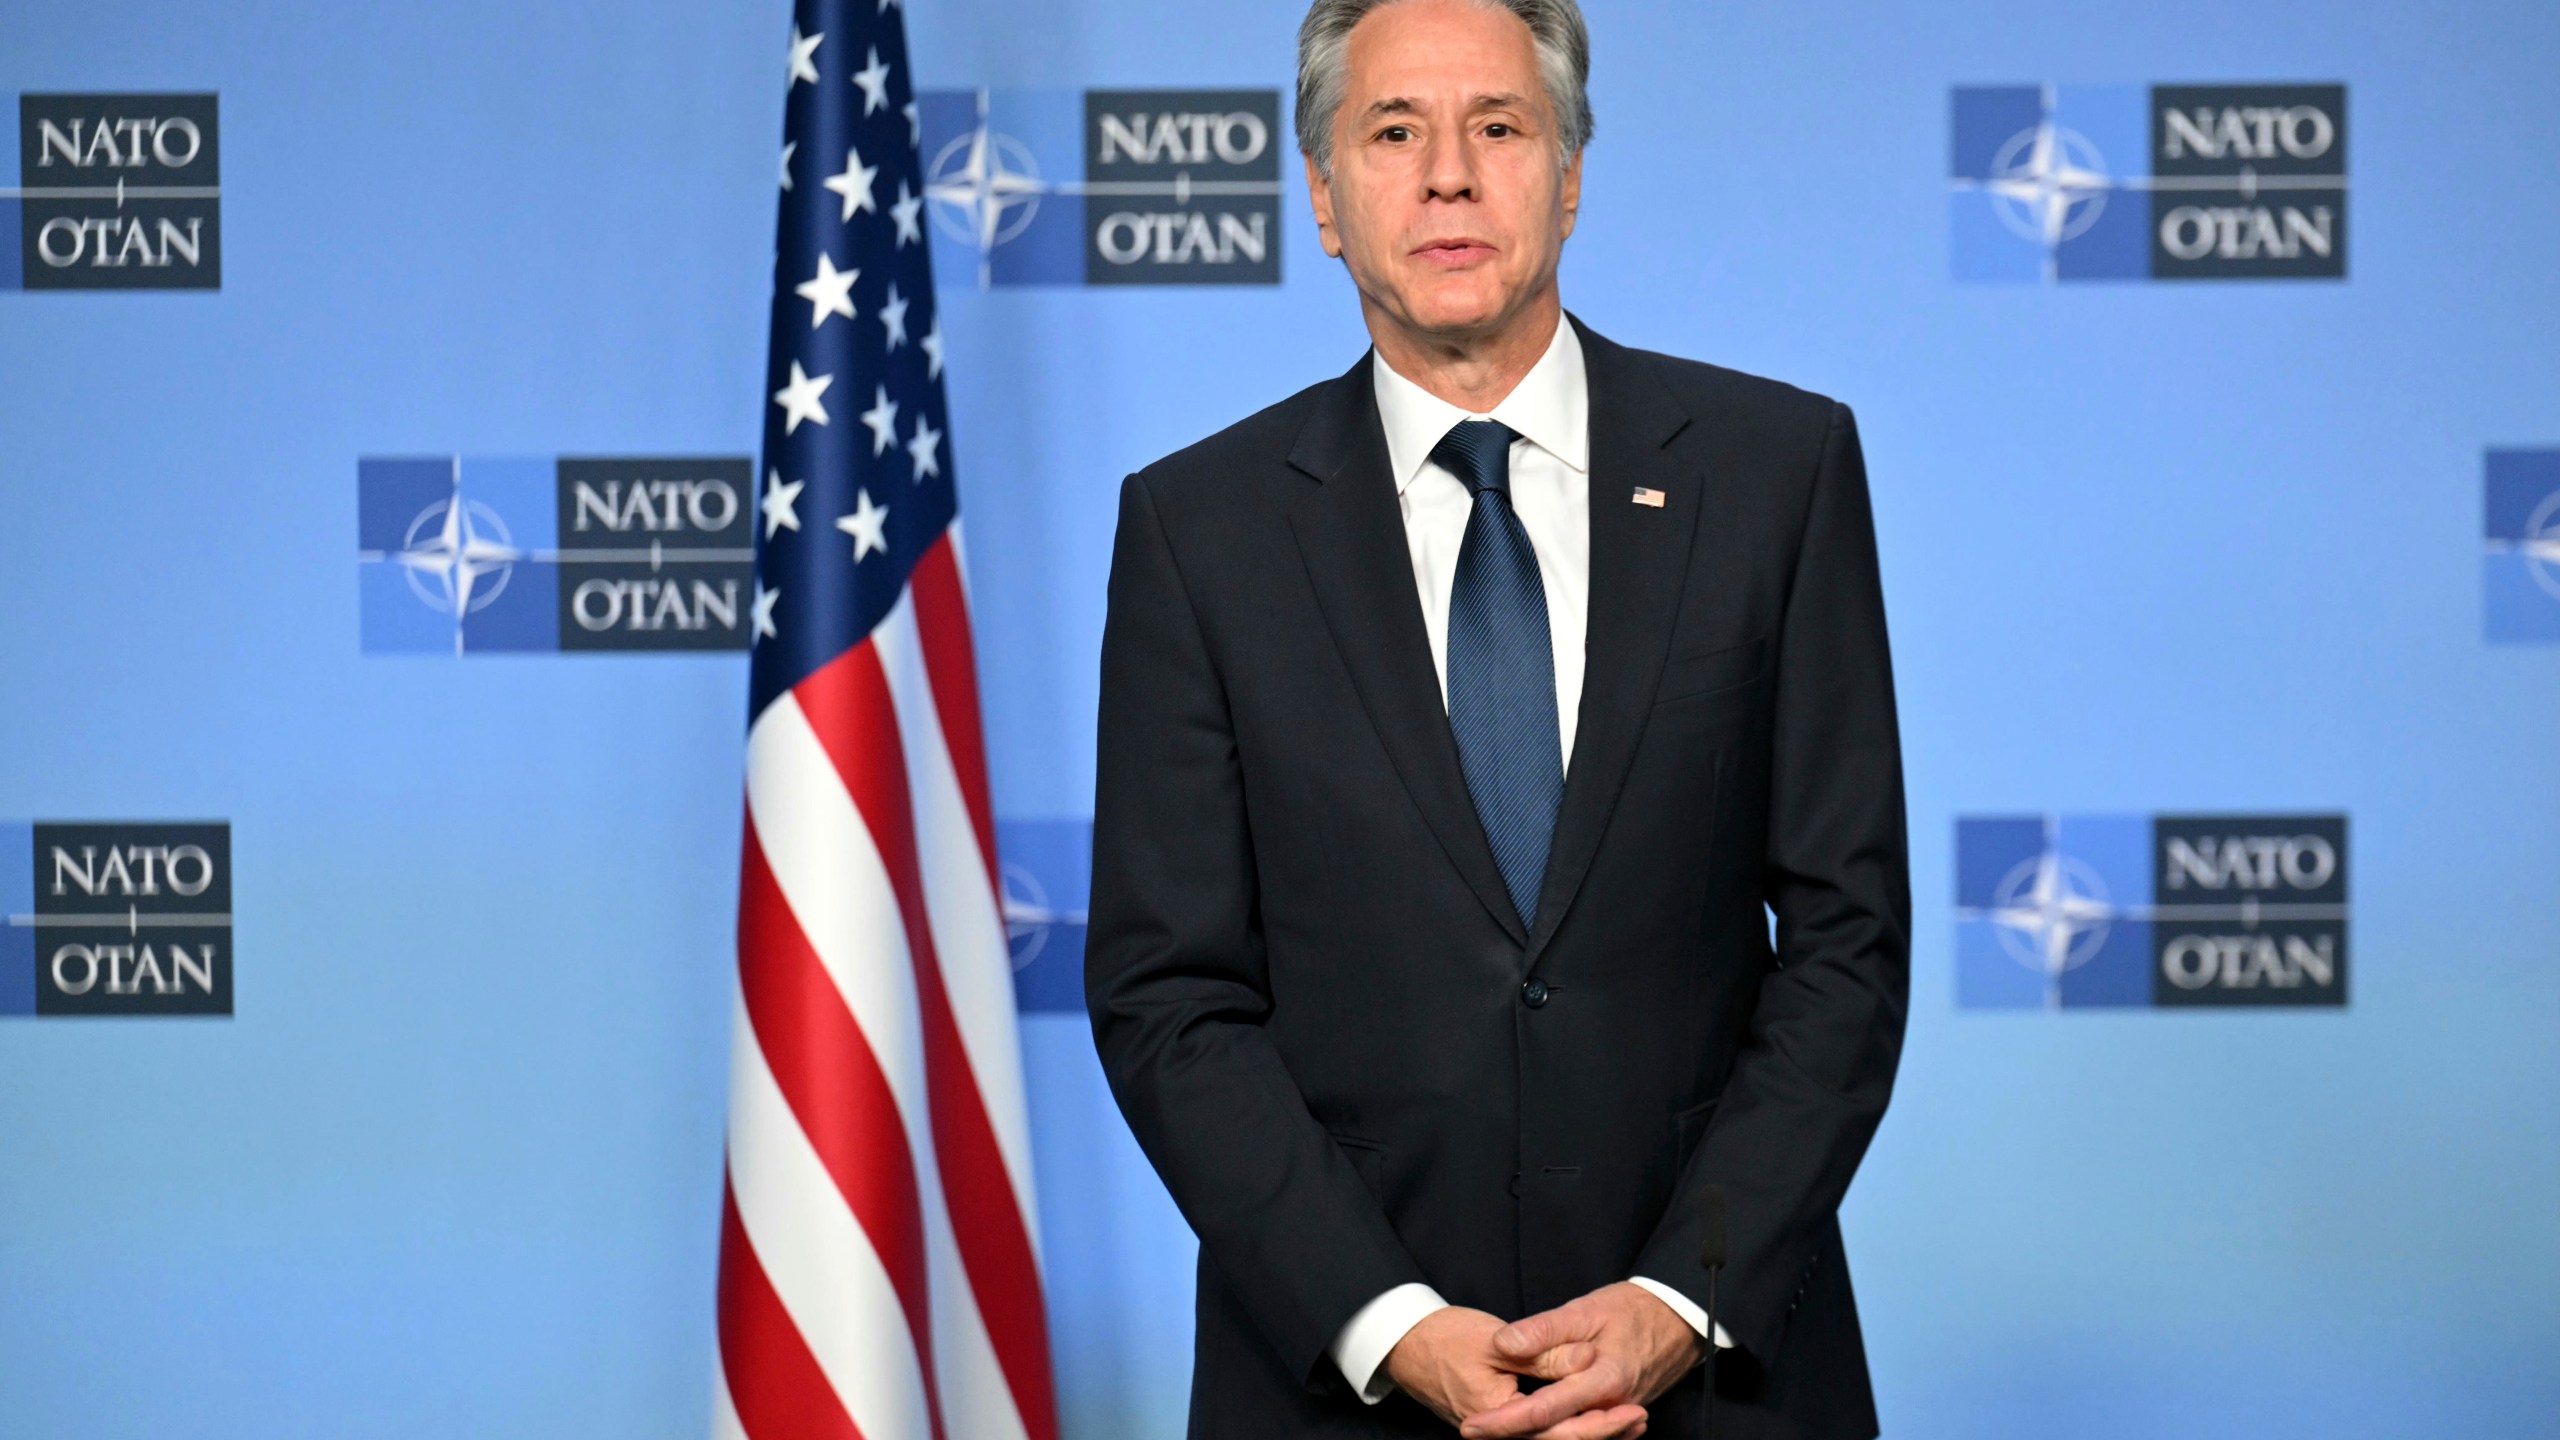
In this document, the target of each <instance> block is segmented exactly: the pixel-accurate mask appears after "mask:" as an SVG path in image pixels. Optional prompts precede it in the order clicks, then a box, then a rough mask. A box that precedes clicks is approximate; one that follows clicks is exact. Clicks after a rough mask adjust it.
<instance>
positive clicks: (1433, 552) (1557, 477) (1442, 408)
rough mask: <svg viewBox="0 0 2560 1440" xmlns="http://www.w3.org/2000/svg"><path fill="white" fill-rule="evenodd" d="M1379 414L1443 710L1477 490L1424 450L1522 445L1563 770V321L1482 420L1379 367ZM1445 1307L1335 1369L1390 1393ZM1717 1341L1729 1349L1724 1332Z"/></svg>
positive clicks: (1582, 388)
mask: <svg viewBox="0 0 2560 1440" xmlns="http://www.w3.org/2000/svg"><path fill="white" fill-rule="evenodd" d="M1369 371H1370V375H1371V378H1372V380H1373V381H1374V383H1375V388H1376V391H1377V397H1378V418H1379V420H1380V421H1382V422H1384V424H1385V426H1386V431H1387V463H1388V465H1389V467H1390V468H1391V469H1392V470H1393V471H1394V478H1395V483H1396V505H1397V508H1398V510H1399V511H1400V512H1401V513H1402V514H1403V516H1404V541H1405V548H1406V549H1407V550H1408V551H1409V552H1411V554H1412V556H1413V583H1414V588H1415V589H1417V590H1419V591H1420V592H1421V594H1422V625H1423V629H1424V630H1425V631H1427V632H1428V633H1429V635H1430V637H1431V664H1432V668H1433V669H1435V670H1437V671H1438V672H1439V674H1440V703H1441V704H1442V705H1443V706H1446V705H1447V704H1448V703H1449V592H1450V590H1451V589H1452V587H1454V586H1455V585H1456V583H1457V578H1458V550H1459V547H1460V546H1462V545H1464V544H1465V543H1466V538H1467V518H1468V516H1469V515H1471V514H1473V513H1474V510H1475V492H1473V491H1471V490H1469V489H1468V488H1467V484H1466V482H1465V481H1463V480H1460V479H1459V478H1458V477H1457V476H1455V475H1453V474H1451V473H1450V472H1449V471H1447V470H1445V469H1443V468H1441V467H1440V466H1439V465H1437V464H1435V463H1433V461H1432V460H1431V450H1432V447H1433V446H1435V445H1438V444H1439V443H1440V439H1441V437H1442V436H1444V435H1446V434H1448V433H1449V427H1450V426H1452V425H1455V424H1457V423H1458V422H1459V421H1461V420H1498V421H1501V422H1502V423H1503V424H1505V425H1508V426H1510V427H1511V429H1512V430H1513V432H1514V433H1516V434H1517V435H1518V436H1519V437H1520V438H1519V439H1517V440H1514V441H1513V442H1511V509H1512V511H1513V513H1515V514H1517V515H1518V516H1519V517H1520V526H1521V528H1522V529H1524V530H1526V531H1528V532H1529V548H1530V549H1532V550H1534V551H1536V552H1537V556H1538V576H1539V579H1540V580H1542V581H1544V582H1545V586H1546V592H1547V638H1548V640H1549V642H1550V643H1551V644H1552V645H1553V647H1554V650H1555V671H1556V729H1557V731H1558V732H1559V733H1558V735H1557V739H1558V740H1559V741H1561V742H1562V755H1563V758H1564V763H1565V766H1566V768H1567V772H1568V773H1570V771H1571V767H1572V765H1573V728H1574V721H1575V719H1576V718H1577V716H1576V713H1575V712H1576V711H1577V710H1579V709H1580V708H1581V705H1582V663H1583V654H1582V637H1583V632H1584V629H1585V627H1586V616H1587V614H1588V608H1587V601H1588V598H1589V595H1590V592H1591V386H1590V382H1589V380H1588V378H1587V377H1586V376H1585V374H1584V372H1583V367H1582V341H1581V338H1580V337H1578V336H1576V335H1575V334H1574V333H1573V325H1572V323H1571V322H1570V321H1567V320H1564V319H1562V318H1561V317H1559V318H1558V320H1557V322H1556V335H1555V339H1553V340H1551V341H1549V342H1548V343H1547V352H1546V353H1545V354H1544V355H1541V356H1539V357H1538V363H1537V364H1535V365H1532V366H1530V367H1529V373H1528V374H1526V375H1523V376H1521V377H1520V383H1519V384H1518V385H1515V386H1513V387H1512V390H1511V393H1510V394H1508V395H1505V396H1504V397H1502V401H1501V403H1499V404H1497V405H1495V406H1494V407H1493V412H1492V413H1491V414H1490V415H1476V414H1470V413H1469V412H1467V411H1464V410H1461V409H1459V408H1458V407H1457V406H1455V405H1452V404H1450V403H1449V402H1448V401H1446V400H1443V399H1441V398H1440V397H1439V396H1437V395H1434V394H1432V393H1431V392H1430V391H1428V390H1425V389H1423V388H1422V387H1421V386H1419V385H1416V384H1414V383H1413V382H1412V381H1410V380H1408V379H1406V378H1405V377H1403V376H1402V375H1399V374H1397V373H1396V372H1395V371H1394V370H1392V369H1390V368H1388V366H1387V362H1386V361H1385V360H1384V359H1383V358H1379V359H1375V360H1373V362H1372V363H1371V365H1370V367H1369ZM1628 1278H1630V1279H1631V1280H1633V1281H1634V1282H1635V1283H1636V1284H1638V1285H1641V1286H1643V1287H1644V1288H1645V1289H1646V1290H1648V1291H1650V1292H1652V1293H1653V1294H1654V1295H1655V1296H1657V1297H1659V1298H1660V1299H1661V1301H1662V1303H1663V1304H1665V1305H1668V1306H1670V1307H1671V1308H1672V1310H1673V1311H1675V1312H1677V1313H1678V1314H1679V1316H1680V1318H1681V1319H1683V1320H1686V1321H1688V1322H1689V1325H1690V1327H1691V1328H1692V1329H1694V1330H1696V1331H1697V1332H1698V1333H1699V1334H1701V1335H1704V1334H1706V1333H1707V1317H1706V1314H1705V1312H1703V1311H1701V1310H1700V1309H1699V1308H1698V1307H1697V1306H1696V1305H1695V1304H1694V1303H1692V1302H1691V1301H1690V1299H1689V1297H1688V1296H1686V1295H1683V1294H1681V1293H1680V1292H1679V1291H1677V1290H1674V1289H1672V1288H1671V1287H1670V1286H1668V1285H1664V1284H1662V1283H1660V1282H1659V1281H1655V1280H1648V1279H1646V1278H1645V1277H1644V1276H1642V1275H1635V1276H1630V1277H1628ZM1448 1303H1449V1302H1447V1301H1446V1300H1443V1299H1441V1298H1440V1292H1439V1291H1437V1290H1434V1289H1432V1288H1431V1287H1430V1286H1428V1285H1424V1284H1421V1283H1419V1282H1415V1283H1413V1284H1407V1285H1398V1286H1396V1287H1395V1288H1394V1289H1392V1290H1389V1291H1387V1292H1386V1293H1385V1294H1383V1295H1380V1296H1378V1297H1377V1298H1376V1299H1373V1300H1371V1301H1370V1302H1369V1303H1368V1304H1366V1305H1363V1306H1361V1307H1360V1310H1359V1312H1358V1313H1356V1314H1354V1315H1353V1316H1352V1317H1351V1320H1350V1322H1349V1323H1348V1324H1346V1325H1344V1326H1343V1327H1342V1333H1341V1334H1339V1335H1337V1336H1335V1337H1334V1341H1333V1350H1332V1354H1333V1363H1334V1364H1335V1365H1337V1366H1339V1367H1341V1370H1342V1376H1343V1378H1344V1379H1346V1380H1349V1381H1350V1382H1351V1388H1352V1389H1354V1390H1356V1391H1358V1392H1360V1398H1361V1399H1363V1400H1365V1401H1367V1402H1369V1403H1370V1404H1372V1405H1374V1404H1376V1403H1378V1402H1379V1401H1380V1400H1383V1399H1385V1398H1386V1397H1387V1396H1388V1395H1390V1394H1392V1393H1393V1392H1394V1390H1395V1382H1394V1381H1392V1380H1390V1379H1388V1378H1387V1375H1386V1370H1385V1362H1386V1358H1387V1352H1388V1351H1390V1350H1393V1349H1394V1348H1395V1347H1396V1342H1397V1341H1399V1340H1402V1339H1403V1338H1404V1337H1405V1332H1406V1331H1408V1330H1411V1329H1412V1328H1413V1327H1414V1326H1415V1325H1417V1324H1419V1323H1420V1322H1421V1321H1422V1319H1423V1317H1424V1316H1426V1315H1429V1314H1430V1313H1431V1312H1433V1311H1435V1310H1438V1309H1441V1308H1442V1307H1444V1306H1446V1305H1447V1304H1448ZM1715 1339H1716V1343H1717V1344H1718V1345H1723V1346H1731V1345H1732V1343H1733V1342H1732V1341H1731V1340H1730V1339H1728V1338H1726V1336H1725V1334H1724V1329H1723V1327H1722V1326H1718V1327H1716V1337H1715Z"/></svg>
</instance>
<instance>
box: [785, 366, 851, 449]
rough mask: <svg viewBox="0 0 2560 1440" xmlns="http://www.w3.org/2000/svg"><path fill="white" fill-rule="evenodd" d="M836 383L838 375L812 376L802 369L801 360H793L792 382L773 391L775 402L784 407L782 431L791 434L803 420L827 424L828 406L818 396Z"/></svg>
mask: <svg viewBox="0 0 2560 1440" xmlns="http://www.w3.org/2000/svg"><path fill="white" fill-rule="evenodd" d="M834 383H836V377H834V376H833V375H820V376H816V377H815V378H812V377H811V376H809V375H808V374H807V373H805V372H804V371H802V370H801V368H800V362H799V361H797V360H794V361H792V362H791V383H790V384H788V385H785V386H783V387H782V388H781V389H779V390H776V391H774V392H773V403H774V404H776V405H779V406H781V407H782V416H783V419H782V433H783V434H785V435H789V434H791V433H792V432H794V431H796V430H798V429H799V428H800V422H801V421H803V420H815V421H817V422H818V423H819V424H821V425H824V424H826V423H827V407H826V406H825V405H823V404H821V403H819V400H818V397H819V396H821V395H824V394H826V393H827V387H828V386H830V385H833V384H834Z"/></svg>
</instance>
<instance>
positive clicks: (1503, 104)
mask: <svg viewBox="0 0 2560 1440" xmlns="http://www.w3.org/2000/svg"><path fill="white" fill-rule="evenodd" d="M1526 104H1528V100H1527V98H1526V97H1524V96H1521V95H1518V94H1514V93H1513V92H1511V91H1508V90H1505V91H1501V92H1499V93H1497V94H1490V95H1475V96H1470V97H1469V98H1468V100H1467V109H1468V110H1469V111H1470V112H1475V111H1483V110H1516V109H1519V108H1520V107H1522V106H1524V105H1526ZM1421 113H1422V102H1421V101H1419V100H1415V99H1413V98H1411V97H1410V96H1404V95H1390V96H1388V97H1387V98H1386V99H1383V100H1372V101H1370V102H1369V108H1367V109H1365V110H1363V111H1361V112H1360V119H1359V121H1358V123H1360V124H1363V125H1365V124H1367V123H1369V122H1370V121H1372V120H1376V119H1378V118H1379V117H1381V116H1385V115H1419V114H1421Z"/></svg>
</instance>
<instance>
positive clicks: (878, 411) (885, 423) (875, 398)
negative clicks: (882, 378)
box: [862, 385, 898, 455]
mask: <svg viewBox="0 0 2560 1440" xmlns="http://www.w3.org/2000/svg"><path fill="white" fill-rule="evenodd" d="M871 397H872V398H871V408H870V409H868V410H865V411H863V412H862V423H863V424H865V425H868V426H870V427H871V453H872V454H874V455H878V454H879V453H880V452H882V451H884V450H886V449H888V448H889V446H890V445H891V444H892V443H893V442H895V441H896V440H897V438H898V402H896V401H895V400H892V399H890V398H889V387H888V386H886V385H875V386H873V387H872V389H871Z"/></svg>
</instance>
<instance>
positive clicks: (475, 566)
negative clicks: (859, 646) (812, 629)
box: [356, 455, 755, 655]
mask: <svg viewBox="0 0 2560 1440" xmlns="http://www.w3.org/2000/svg"><path fill="white" fill-rule="evenodd" d="M751 473H752V467H751V466H750V465H749V464H748V462H747V461H746V460H744V459H741V458H726V459H723V458H712V459H632V460H623V459H576V458H570V457H565V456H564V457H562V458H559V459H557V460H552V459H477V458H465V457H462V456H456V455H443V456H436V457H433V458H428V459H378V460H377V459H368V460H359V461H358V462H356V568H357V572H358V577H359V578H358V585H359V587H360V599H359V606H360V610H361V614H362V618H363V635H364V640H363V648H364V652H365V653H366V654H368V655H397V654H444V655H465V654H473V653H482V652H491V651H519V652H521V651H536V652H542V651H558V650H581V651H584V650H744V649H746V648H747V647H748V645H749V643H750V642H751V641H752V640H753V638H754V623H755V622H754V616H753V610H754V607H753V605H752V604H751V603H742V602H745V601H746V597H747V595H748V593H749V591H750V588H751V585H752V581H753V579H754V575H755V505H754V503H753V499H752V486H751V484H750V482H749V479H748V477H749V475H750V474H751Z"/></svg>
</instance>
